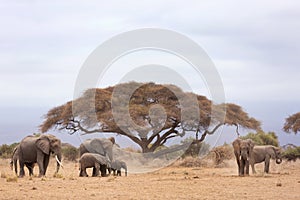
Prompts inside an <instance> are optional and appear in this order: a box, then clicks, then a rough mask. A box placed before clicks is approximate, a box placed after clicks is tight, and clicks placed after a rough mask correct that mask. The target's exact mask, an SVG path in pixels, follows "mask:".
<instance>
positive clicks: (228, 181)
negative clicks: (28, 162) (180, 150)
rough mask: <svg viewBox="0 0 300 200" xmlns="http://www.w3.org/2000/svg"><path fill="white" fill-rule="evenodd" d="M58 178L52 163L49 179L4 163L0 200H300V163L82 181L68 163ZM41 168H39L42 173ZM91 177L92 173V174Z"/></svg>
mask: <svg viewBox="0 0 300 200" xmlns="http://www.w3.org/2000/svg"><path fill="white" fill-rule="evenodd" d="M64 165H65V167H64V169H63V170H61V171H60V173H59V175H58V176H56V177H53V174H54V170H55V163H54V161H53V160H51V162H50V165H49V168H48V171H47V176H46V177H43V178H38V177H28V172H27V170H26V176H25V177H24V178H16V176H15V175H14V173H13V172H12V170H11V169H10V167H9V160H0V172H1V178H0V199H24V198H25V199H29V198H30V199H31V198H32V199H172V200H173V199H276V200H277V199H285V200H293V199H295V200H296V199H297V200H299V199H300V161H297V162H283V163H282V164H281V165H275V164H274V161H273V162H272V165H271V169H270V170H271V173H270V174H263V173H262V171H263V164H260V165H257V167H256V169H257V171H258V174H256V175H252V174H250V176H247V177H239V176H237V166H236V164H235V162H234V161H233V160H232V161H230V162H228V163H227V164H226V165H225V166H226V167H222V168H213V167H195V168H185V167H175V166H172V167H166V168H164V169H161V170H158V171H155V172H151V173H143V174H132V173H130V170H129V173H128V176H127V177H124V176H122V177H113V176H109V177H78V173H79V171H78V164H77V163H72V162H68V163H64ZM37 170H38V167H35V174H37V173H38V172H37ZM88 173H91V172H90V171H89V172H88Z"/></svg>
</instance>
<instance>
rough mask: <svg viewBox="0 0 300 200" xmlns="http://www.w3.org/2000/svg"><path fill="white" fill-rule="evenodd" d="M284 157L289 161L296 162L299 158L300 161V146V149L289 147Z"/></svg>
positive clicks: (283, 154)
mask: <svg viewBox="0 0 300 200" xmlns="http://www.w3.org/2000/svg"><path fill="white" fill-rule="evenodd" d="M282 157H283V158H285V159H287V160H288V161H291V160H293V161H296V159H297V158H299V159H300V146H299V147H295V148H292V147H289V148H287V149H286V150H285V151H284V152H283V153H282Z"/></svg>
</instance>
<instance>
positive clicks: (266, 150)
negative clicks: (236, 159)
mask: <svg viewBox="0 0 300 200" xmlns="http://www.w3.org/2000/svg"><path fill="white" fill-rule="evenodd" d="M271 158H272V159H275V160H276V164H280V163H281V162H282V156H281V149H280V147H275V146H272V145H262V146H255V147H254V148H253V155H252V157H251V160H250V164H251V168H252V173H253V174H255V173H256V171H255V168H254V164H256V163H261V162H265V168H264V172H265V173H269V168H270V159H271Z"/></svg>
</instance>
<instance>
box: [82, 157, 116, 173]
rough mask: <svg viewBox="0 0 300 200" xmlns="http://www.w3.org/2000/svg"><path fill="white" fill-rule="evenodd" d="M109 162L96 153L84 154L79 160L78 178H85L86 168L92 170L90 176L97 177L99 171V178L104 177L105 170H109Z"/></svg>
mask: <svg viewBox="0 0 300 200" xmlns="http://www.w3.org/2000/svg"><path fill="white" fill-rule="evenodd" d="M110 167H111V166H110V162H109V160H108V159H107V158H106V157H104V156H102V155H100V154H96V153H84V154H83V155H82V156H81V157H80V159H79V170H80V173H79V176H85V177H87V176H88V174H87V173H86V168H93V174H92V176H98V175H99V171H100V170H101V176H105V175H106V169H107V168H110Z"/></svg>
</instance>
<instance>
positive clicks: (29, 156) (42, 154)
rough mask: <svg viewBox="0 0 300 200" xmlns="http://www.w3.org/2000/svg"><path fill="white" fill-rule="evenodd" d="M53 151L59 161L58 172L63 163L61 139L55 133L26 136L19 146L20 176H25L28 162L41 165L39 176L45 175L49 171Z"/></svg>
mask: <svg viewBox="0 0 300 200" xmlns="http://www.w3.org/2000/svg"><path fill="white" fill-rule="evenodd" d="M51 153H53V154H55V158H56V161H57V167H56V173H57V172H58V170H59V168H60V165H61V158H62V156H61V141H60V139H58V138H56V137H55V136H54V135H50V134H48V135H46V134H45V135H41V136H39V137H36V136H31V135H30V136H27V137H25V138H24V139H23V140H22V141H21V142H20V145H19V147H18V156H19V165H20V174H19V176H20V177H23V176H24V174H25V173H24V165H25V164H26V163H37V164H38V166H39V177H41V176H44V175H45V174H46V171H47V167H48V164H49V159H50V155H51Z"/></svg>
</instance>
